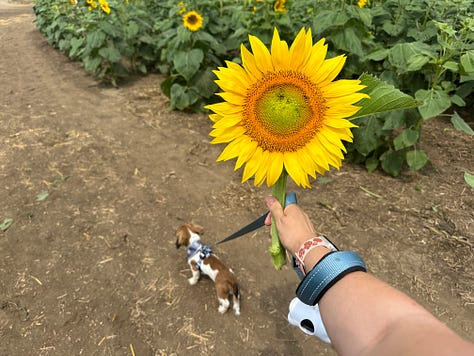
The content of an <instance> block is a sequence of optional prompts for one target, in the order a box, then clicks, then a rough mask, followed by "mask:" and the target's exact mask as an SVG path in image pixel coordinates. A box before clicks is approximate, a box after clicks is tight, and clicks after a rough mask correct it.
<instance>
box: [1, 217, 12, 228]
mask: <svg viewBox="0 0 474 356" xmlns="http://www.w3.org/2000/svg"><path fill="white" fill-rule="evenodd" d="M11 224H13V219H5V220H3V223H1V224H0V230H2V231H7V230H8V228H9V227H10V226H11Z"/></svg>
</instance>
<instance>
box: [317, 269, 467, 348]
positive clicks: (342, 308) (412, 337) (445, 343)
mask: <svg viewBox="0 0 474 356" xmlns="http://www.w3.org/2000/svg"><path fill="white" fill-rule="evenodd" d="M319 307H320V311H321V316H322V318H323V321H324V324H325V326H326V330H327V332H328V334H329V336H330V338H331V341H332V344H333V346H334V348H335V349H336V351H337V352H338V353H339V354H340V355H381V354H383V355H410V354H414V355H422V354H429V355H453V354H456V355H464V354H466V355H467V354H468V353H469V352H470V353H471V354H472V352H473V349H472V348H471V346H470V344H468V343H466V342H464V341H463V340H462V339H461V338H459V337H458V336H457V335H456V334H454V333H453V332H452V331H451V330H449V329H448V328H447V327H446V326H445V325H443V324H442V323H441V322H439V321H438V320H437V319H436V318H434V317H433V316H432V315H431V314H430V313H429V312H428V311H426V310H425V309H424V308H423V307H421V306H420V305H419V304H417V303H416V302H414V301H413V300H412V299H411V298H409V297H408V296H406V295H405V294H403V293H401V292H399V291H397V290H396V289H394V288H392V287H390V286H389V285H387V284H385V283H383V282H382V281H380V280H378V279H376V278H375V277H373V276H371V275H370V274H367V273H364V272H354V273H350V274H348V275H347V276H346V277H344V278H342V279H341V280H340V281H339V282H338V283H336V284H335V285H334V286H333V287H332V288H330V289H329V290H328V291H327V292H326V294H325V295H324V296H323V297H322V299H321V300H320V302H319ZM434 335H436V337H433V336H434ZM427 340H430V342H428V343H427V342H426V341H427ZM422 341H423V342H422ZM463 348H464V350H465V353H463V351H462V350H463ZM443 349H444V350H445V352H442V351H443ZM453 350H457V352H454V353H453ZM468 350H470V351H468Z"/></svg>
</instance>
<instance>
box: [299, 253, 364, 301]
mask: <svg viewBox="0 0 474 356" xmlns="http://www.w3.org/2000/svg"><path fill="white" fill-rule="evenodd" d="M355 271H363V272H367V268H366V266H365V263H364V261H363V260H362V258H361V257H360V256H359V255H358V254H357V253H355V252H352V251H336V252H331V253H329V254H327V255H326V256H324V257H323V258H322V259H321V261H319V262H318V263H317V264H316V266H314V268H313V269H312V270H311V272H309V273H308V274H307V275H306V277H305V278H304V279H303V280H302V281H301V283H300V285H299V286H298V288H297V289H296V295H297V296H298V298H299V299H300V300H301V301H302V302H303V303H305V304H308V305H316V304H317V303H318V302H319V300H320V299H321V297H322V296H323V295H324V293H326V291H327V290H328V289H329V288H331V287H332V286H333V285H334V284H335V283H336V282H337V281H339V280H340V279H341V278H342V277H344V276H345V275H347V274H348V273H351V272H355Z"/></svg>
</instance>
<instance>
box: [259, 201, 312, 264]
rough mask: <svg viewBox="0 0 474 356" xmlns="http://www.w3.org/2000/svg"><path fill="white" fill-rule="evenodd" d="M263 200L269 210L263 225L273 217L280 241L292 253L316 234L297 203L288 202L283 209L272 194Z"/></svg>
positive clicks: (267, 223) (268, 222)
mask: <svg viewBox="0 0 474 356" xmlns="http://www.w3.org/2000/svg"><path fill="white" fill-rule="evenodd" d="M265 202H266V204H267V207H268V209H269V210H270V214H268V216H267V219H266V220H265V225H267V226H269V225H271V217H273V218H274V219H275V223H276V227H277V230H278V234H279V236H280V241H281V243H282V244H283V246H285V248H286V249H287V251H288V252H290V253H291V254H292V255H294V254H295V253H296V252H297V251H298V249H299V248H300V247H301V245H302V244H303V243H304V242H305V241H307V240H308V239H310V238H312V237H313V236H315V235H316V232H315V230H314V227H313V224H312V223H311V221H310V219H309V217H308V215H306V213H305V212H304V211H303V210H302V209H301V208H300V207H299V206H298V205H297V204H290V205H288V206H286V207H285V209H283V207H282V206H281V204H280V203H279V202H278V200H277V199H276V198H274V197H272V196H269V197H266V198H265Z"/></svg>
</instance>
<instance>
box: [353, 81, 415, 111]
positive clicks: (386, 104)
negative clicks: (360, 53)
mask: <svg viewBox="0 0 474 356" xmlns="http://www.w3.org/2000/svg"><path fill="white" fill-rule="evenodd" d="M359 80H360V81H361V84H362V85H365V86H366V87H365V88H364V89H362V90H361V92H362V93H366V94H368V95H369V96H370V99H366V98H364V99H362V100H360V101H359V102H357V103H356V104H355V105H356V106H361V108H360V110H359V111H358V112H356V113H355V114H354V115H352V116H351V117H350V118H349V120H352V119H356V118H358V117H363V116H369V115H374V114H378V113H381V112H386V111H392V110H402V109H410V108H416V107H418V106H419V105H420V102H418V101H417V100H415V99H414V98H413V97H411V96H410V95H407V94H405V93H403V92H401V91H400V90H398V89H396V88H395V87H394V86H392V85H390V84H388V83H386V82H384V81H381V80H380V79H378V78H376V77H374V76H373V75H370V74H362V75H361V76H360V77H359Z"/></svg>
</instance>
